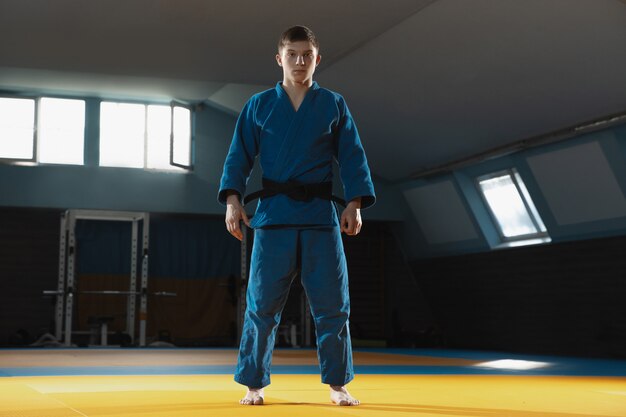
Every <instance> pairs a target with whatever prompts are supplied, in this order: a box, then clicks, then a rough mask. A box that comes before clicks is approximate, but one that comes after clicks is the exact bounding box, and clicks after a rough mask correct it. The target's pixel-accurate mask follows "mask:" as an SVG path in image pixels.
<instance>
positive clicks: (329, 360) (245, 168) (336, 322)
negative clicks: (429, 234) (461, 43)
mask: <svg viewBox="0 0 626 417" xmlns="http://www.w3.org/2000/svg"><path fill="white" fill-rule="evenodd" d="M320 60H321V55H320V54H319V44H318V42H317V39H316V37H315V35H314V34H313V32H312V31H311V30H310V29H308V28H306V27H304V26H294V27H291V28H289V29H287V30H286V31H285V32H284V33H283V34H282V36H281V38H280V40H279V44H278V54H277V55H276V61H277V63H278V65H279V66H280V67H282V69H283V81H282V82H278V83H277V84H276V87H275V88H273V89H270V90H267V91H264V92H261V93H258V94H255V95H254V96H252V97H251V98H250V100H248V102H247V103H246V105H245V106H244V108H243V110H242V112H241V114H240V116H239V119H238V121H237V125H236V127H235V132H234V135H233V140H232V143H231V146H230V150H229V152H228V156H227V157H226V161H225V163H224V172H223V175H222V179H221V184H220V190H219V195H218V200H219V201H220V202H221V203H222V204H226V206H227V208H226V227H227V229H228V231H229V232H230V233H231V234H232V235H233V236H235V237H236V238H238V239H239V240H241V239H242V236H243V235H242V232H241V229H240V226H239V223H240V221H241V220H243V222H244V223H245V224H246V225H247V226H248V227H252V228H254V229H255V236H254V245H253V249H252V259H251V266H250V280H249V285H248V289H247V295H246V300H247V308H246V313H245V319H244V326H243V331H242V336H241V344H240V348H239V358H238V363H237V369H236V372H235V381H237V382H239V383H240V384H243V385H246V386H247V387H248V392H247V393H246V396H245V397H244V398H243V399H242V400H241V401H240V403H241V404H246V405H260V404H263V387H265V386H267V385H269V383H270V375H269V369H270V364H271V359H272V352H273V347H274V341H275V335H276V328H277V326H278V324H279V322H280V316H281V313H282V310H283V307H284V305H285V302H286V299H287V295H288V293H289V287H290V285H291V282H292V280H293V278H294V276H295V275H297V274H298V272H299V274H300V278H301V281H302V285H303V287H304V290H305V292H306V295H307V298H308V300H309V304H310V306H311V313H312V316H313V319H314V322H315V329H316V338H317V349H318V359H319V362H320V369H321V373H322V382H323V383H325V384H328V385H330V397H331V401H332V402H333V403H335V404H338V405H358V404H359V401H358V400H356V399H355V398H353V397H352V396H351V395H350V394H349V393H348V391H347V390H346V388H345V385H346V384H347V383H348V382H350V381H351V380H352V379H353V378H354V372H353V369H352V345H351V342H350V332H349V328H348V317H349V312H350V300H349V294H348V273H347V267H346V260H345V255H344V251H343V244H342V241H341V232H343V233H346V234H347V235H350V236H354V235H357V234H358V233H359V231H360V230H361V225H362V222H361V214H360V209H362V208H366V207H369V206H371V205H372V204H374V202H375V198H376V197H375V194H374V187H373V184H372V180H371V177H370V171H369V168H368V165H367V159H366V157H365V153H364V151H363V147H362V145H361V141H360V139H359V135H358V133H357V130H356V126H355V124H354V121H353V119H352V116H351V115H350V112H349V111H348V107H347V106H346V103H345V101H344V99H343V97H341V96H340V95H339V94H337V93H334V92H332V91H330V90H327V89H324V88H321V87H320V86H319V85H318V84H317V83H316V82H314V81H313V74H314V72H315V68H316V66H317V65H318V64H319V62H320ZM257 155H258V156H259V162H260V165H261V168H262V170H263V190H262V191H261V192H260V193H255V196H259V197H260V201H259V204H258V206H257V210H256V212H255V215H254V217H253V218H252V221H250V220H249V219H248V217H247V215H246V213H245V211H244V209H243V206H242V204H241V200H242V198H243V196H244V192H245V188H246V183H247V181H248V177H249V175H250V171H251V169H252V165H253V163H254V159H255V157H256V156H257ZM334 158H335V159H336V160H337V161H338V163H339V167H340V176H341V180H342V182H343V186H344V194H345V198H346V201H347V205H346V208H345V210H344V211H343V212H342V214H341V219H339V218H338V216H337V212H336V211H337V209H336V206H335V205H334V203H333V201H332V200H333V199H334V198H335V197H334V196H332V193H331V191H332V164H333V159H334Z"/></svg>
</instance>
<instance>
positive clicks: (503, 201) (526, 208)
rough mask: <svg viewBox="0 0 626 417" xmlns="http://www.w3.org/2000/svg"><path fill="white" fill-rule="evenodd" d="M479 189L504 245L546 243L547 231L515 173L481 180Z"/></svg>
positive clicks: (508, 172)
mask: <svg viewBox="0 0 626 417" xmlns="http://www.w3.org/2000/svg"><path fill="white" fill-rule="evenodd" d="M478 185H479V188H480V191H481V193H482V195H483V197H484V199H485V202H486V203H487V206H488V207H489V209H490V211H491V214H492V217H493V218H494V221H495V223H496V225H497V227H498V230H499V232H500V237H501V239H502V241H503V242H516V246H518V245H519V244H520V243H521V241H524V242H526V243H527V244H533V243H542V242H545V241H549V237H548V234H547V230H546V227H545V225H544V223H543V221H542V220H541V217H539V213H538V212H537V209H536V208H535V205H534V204H533V201H532V199H531V198H530V194H529V193H528V190H527V189H526V186H525V185H524V182H523V181H522V178H521V177H520V175H519V173H518V172H517V171H516V170H515V169H511V170H507V171H502V172H498V173H495V174H491V175H487V176H483V177H480V178H479V179H478Z"/></svg>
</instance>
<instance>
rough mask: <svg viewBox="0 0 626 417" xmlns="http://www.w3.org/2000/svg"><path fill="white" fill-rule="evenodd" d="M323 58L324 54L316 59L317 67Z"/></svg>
mask: <svg viewBox="0 0 626 417" xmlns="http://www.w3.org/2000/svg"><path fill="white" fill-rule="evenodd" d="M321 60H322V56H321V55H318V56H317V59H316V60H315V66H316V67H317V66H318V65H319V64H320V61H321Z"/></svg>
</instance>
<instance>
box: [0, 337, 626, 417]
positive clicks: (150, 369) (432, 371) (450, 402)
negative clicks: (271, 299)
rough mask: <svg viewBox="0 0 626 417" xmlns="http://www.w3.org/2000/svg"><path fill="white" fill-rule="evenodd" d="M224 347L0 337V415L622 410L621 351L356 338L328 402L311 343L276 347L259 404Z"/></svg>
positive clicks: (568, 415) (619, 416)
mask: <svg viewBox="0 0 626 417" xmlns="http://www.w3.org/2000/svg"><path fill="white" fill-rule="evenodd" d="M236 358H237V351H236V350H235V349H119V348H108V349H92V348H89V349H2V350H0V416H7V417H8V416H12V417H18V416H19V417H26V416H33V417H34V416H37V417H39V416H41V417H57V416H102V417H104V416H117V417H120V416H124V417H135V416H142V417H145V416H170V417H171V416H176V417H179V416H180V417H182V416H211V417H220V416H229V417H230V416H246V415H250V416H270V415H271V416H273V417H280V416H319V415H320V414H323V415H324V416H328V417H332V416H375V417H379V416H405V415H406V416H420V417H428V416H433V417H442V416H457V417H464V416H468V417H500V416H502V417H525V416H532V417H582V416H589V417H591V416H593V417H603V416H615V417H624V416H626V361H621V360H603V359H583V358H564V357H545V356H529V355H517V354H504V353H495V352H474V351H453V350H424V349H357V350H355V352H354V363H355V371H356V374H357V376H356V378H355V379H354V381H352V382H351V383H350V384H349V385H348V388H349V390H350V392H351V393H352V394H353V395H354V396H355V397H357V398H358V399H359V400H361V402H362V404H361V405H360V406H358V407H338V406H335V405H332V404H331V403H330V402H329V397H328V388H327V386H326V385H323V384H321V382H320V377H319V370H318V366H317V356H316V353H315V351H314V350H311V349H277V350H276V351H275V353H274V361H273V365H272V384H271V385H270V386H269V387H267V388H266V389H265V405H264V406H242V405H239V404H238V400H239V399H240V398H241V397H242V395H243V394H244V391H245V389H244V387H242V386H241V385H239V384H237V383H235V382H234V381H233V378H232V374H233V371H234V368H235V363H236Z"/></svg>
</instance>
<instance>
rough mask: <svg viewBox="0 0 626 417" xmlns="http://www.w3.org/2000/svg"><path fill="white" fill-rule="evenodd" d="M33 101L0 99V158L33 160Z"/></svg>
mask: <svg viewBox="0 0 626 417" xmlns="http://www.w3.org/2000/svg"><path fill="white" fill-rule="evenodd" d="M35 149H36V148H35V100H34V99H24V98H8V97H0V158H2V159H14V160H22V161H34V160H35Z"/></svg>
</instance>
